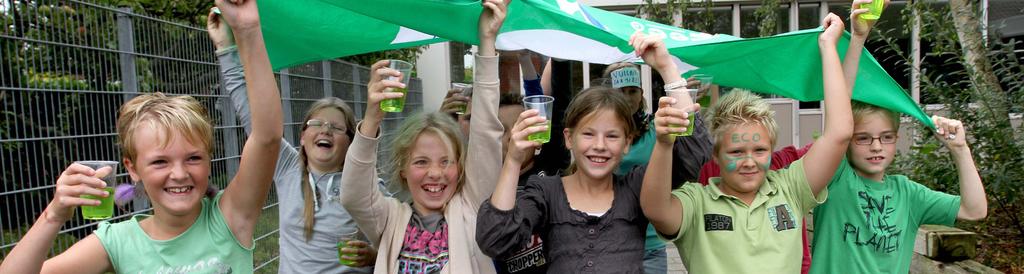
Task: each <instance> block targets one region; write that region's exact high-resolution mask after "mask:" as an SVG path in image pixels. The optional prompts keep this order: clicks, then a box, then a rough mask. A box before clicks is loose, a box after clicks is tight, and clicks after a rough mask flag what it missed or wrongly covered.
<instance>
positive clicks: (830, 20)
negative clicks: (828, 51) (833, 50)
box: [818, 13, 846, 47]
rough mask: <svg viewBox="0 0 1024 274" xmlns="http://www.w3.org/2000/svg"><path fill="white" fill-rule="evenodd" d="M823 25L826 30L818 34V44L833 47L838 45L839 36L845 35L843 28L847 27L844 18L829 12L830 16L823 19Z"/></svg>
mask: <svg viewBox="0 0 1024 274" xmlns="http://www.w3.org/2000/svg"><path fill="white" fill-rule="evenodd" d="M821 27H822V28H824V29H825V30H824V31H822V32H821V35H819V36H818V44H819V45H821V46H831V47H835V46H836V43H838V42H839V36H841V35H843V30H844V29H845V28H846V26H845V25H844V24H843V19H842V18H839V16H838V15H836V14H835V13H829V14H828V16H825V19H822V21H821Z"/></svg>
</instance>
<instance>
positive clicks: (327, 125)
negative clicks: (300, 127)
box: [306, 119, 348, 133]
mask: <svg viewBox="0 0 1024 274" xmlns="http://www.w3.org/2000/svg"><path fill="white" fill-rule="evenodd" d="M306 126H307V127H319V128H322V129H329V130H331V131H332V132H334V133H344V132H346V131H348V130H346V129H344V128H340V127H336V126H334V125H332V124H331V122H325V121H321V120H316V119H312V120H309V121H306Z"/></svg>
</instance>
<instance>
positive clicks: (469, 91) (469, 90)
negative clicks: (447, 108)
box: [452, 83, 473, 115]
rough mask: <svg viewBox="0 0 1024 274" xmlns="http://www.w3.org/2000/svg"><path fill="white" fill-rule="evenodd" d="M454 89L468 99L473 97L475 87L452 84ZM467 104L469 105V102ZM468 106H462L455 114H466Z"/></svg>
mask: <svg viewBox="0 0 1024 274" xmlns="http://www.w3.org/2000/svg"><path fill="white" fill-rule="evenodd" d="M452 89H453V90H459V95H462V96H465V97H467V98H469V97H472V96H473V85H471V84H465V83H452ZM467 104H468V102H467ZM467 106H468V105H461V106H459V107H458V109H456V110H455V114H458V115H463V114H466V110H467V109H468V107H467Z"/></svg>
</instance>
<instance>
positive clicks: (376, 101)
mask: <svg viewBox="0 0 1024 274" xmlns="http://www.w3.org/2000/svg"><path fill="white" fill-rule="evenodd" d="M390 64H391V62H390V61H388V60H380V61H377V63H374V64H373V65H372V66H370V83H369V84H368V86H367V89H366V106H367V107H366V115H365V116H364V118H365V119H375V120H376V121H380V120H381V119H383V118H384V113H383V112H382V111H381V110H380V102H381V101H384V100H385V99H397V98H402V97H403V96H405V94H404V93H401V92H391V89H393V88H405V84H402V82H400V81H396V80H391V77H402V72H400V71H398V70H395V69H392V68H390V67H388V66H389V65H390ZM374 131H376V129H374Z"/></svg>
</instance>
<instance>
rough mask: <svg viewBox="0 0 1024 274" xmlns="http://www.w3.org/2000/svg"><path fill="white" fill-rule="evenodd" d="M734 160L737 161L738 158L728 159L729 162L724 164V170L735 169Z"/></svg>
mask: <svg viewBox="0 0 1024 274" xmlns="http://www.w3.org/2000/svg"><path fill="white" fill-rule="evenodd" d="M736 162H739V160H734V159H730V160H729V163H728V164H726V165H725V171H728V172H734V171H736Z"/></svg>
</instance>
